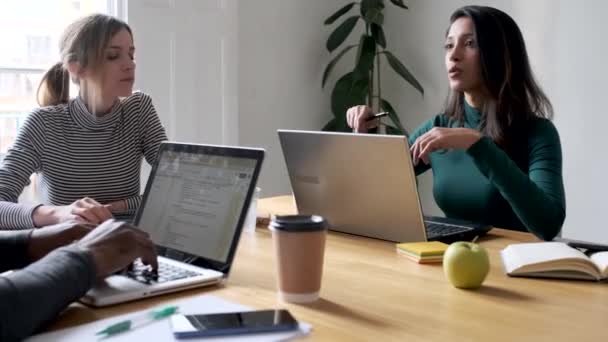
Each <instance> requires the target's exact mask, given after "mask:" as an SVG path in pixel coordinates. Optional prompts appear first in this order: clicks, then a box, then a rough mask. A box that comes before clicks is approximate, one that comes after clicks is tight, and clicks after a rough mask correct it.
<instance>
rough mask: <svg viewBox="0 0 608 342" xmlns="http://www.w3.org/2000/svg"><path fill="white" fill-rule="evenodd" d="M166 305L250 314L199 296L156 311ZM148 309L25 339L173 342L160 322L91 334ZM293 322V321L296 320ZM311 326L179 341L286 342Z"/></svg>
mask: <svg viewBox="0 0 608 342" xmlns="http://www.w3.org/2000/svg"><path fill="white" fill-rule="evenodd" d="M167 305H178V306H179V312H180V313H183V314H206V313H220V312H235V311H251V310H253V309H252V308H250V307H247V306H243V305H240V304H235V303H232V302H229V301H226V300H223V299H221V298H218V297H215V296H209V295H202V296H197V297H192V298H189V299H185V300H181V301H177V302H172V303H164V304H163V305H161V306H159V307H164V306H167ZM153 309H155V308H150V309H147V310H143V311H140V312H133V313H130V314H126V315H121V316H116V317H112V318H107V319H104V320H100V321H95V322H92V323H87V324H83V325H79V326H76V327H72V328H67V329H63V330H57V331H53V332H49V333H44V334H40V335H35V336H32V337H30V338H29V339H27V340H26V341H28V342H39V341H62V342H72V341H73V342H81V341H97V340H104V341H108V342H121V341H176V339H175V338H174V337H173V333H172V332H171V327H170V326H169V320H168V319H164V320H160V321H158V322H154V323H152V324H149V325H147V326H143V327H141V328H139V329H134V330H131V331H127V332H125V333H122V334H118V335H114V336H111V337H108V338H105V339H101V338H98V337H97V336H95V334H96V333H97V332H98V331H100V330H103V329H104V328H106V327H107V326H109V325H111V324H114V323H117V322H120V321H123V320H126V319H130V318H132V317H136V316H141V315H142V314H143V313H145V312H148V311H150V310H153ZM296 319H297V317H296ZM311 328H312V327H311V326H310V325H309V324H306V323H303V322H300V329H299V330H298V331H295V332H294V331H291V332H280V333H265V334H255V335H238V336H225V337H213V338H194V339H188V340H180V341H205V342H211V341H218V342H229V341H245V342H247V341H250V342H254V341H255V342H258V341H287V340H290V339H294V338H298V337H300V336H304V335H307V334H308V333H310V330H311Z"/></svg>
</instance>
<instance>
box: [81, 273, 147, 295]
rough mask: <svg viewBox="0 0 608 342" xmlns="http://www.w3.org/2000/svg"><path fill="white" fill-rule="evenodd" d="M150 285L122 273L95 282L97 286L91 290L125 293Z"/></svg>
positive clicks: (90, 292)
mask: <svg viewBox="0 0 608 342" xmlns="http://www.w3.org/2000/svg"><path fill="white" fill-rule="evenodd" d="M149 286H150V285H146V284H142V283H140V282H138V281H136V280H133V279H131V278H127V277H125V276H122V275H113V276H109V277H107V278H106V279H104V280H103V281H102V282H99V283H97V284H95V287H94V288H93V289H91V290H90V291H89V293H88V294H89V295H90V294H92V293H95V292H97V293H108V294H110V293H118V292H120V293H124V292H130V291H135V290H139V289H143V288H147V287H149Z"/></svg>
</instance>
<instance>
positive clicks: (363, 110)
mask: <svg viewBox="0 0 608 342" xmlns="http://www.w3.org/2000/svg"><path fill="white" fill-rule="evenodd" d="M372 115H373V110H372V109H371V108H370V107H368V106H354V107H350V108H349V109H348V110H347V111H346V123H347V124H348V126H349V127H351V128H352V129H353V132H357V133H367V132H368V131H369V130H370V129H372V128H376V127H378V124H379V123H380V120H378V119H374V120H370V118H371V117H372Z"/></svg>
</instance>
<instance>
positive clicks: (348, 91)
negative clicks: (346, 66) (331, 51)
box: [331, 72, 369, 122]
mask: <svg viewBox="0 0 608 342" xmlns="http://www.w3.org/2000/svg"><path fill="white" fill-rule="evenodd" d="M368 89H369V80H368V78H367V77H359V76H358V75H357V73H356V72H349V73H347V74H345V75H344V76H342V77H341V78H340V79H339V80H338V81H337V82H336V85H335V86H334V89H333V91H332V93H331V111H332V112H333V113H334V116H335V117H336V119H338V121H344V122H346V110H347V109H348V108H350V107H352V106H356V105H360V104H362V103H365V99H366V96H367V91H368Z"/></svg>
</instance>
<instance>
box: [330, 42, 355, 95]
mask: <svg viewBox="0 0 608 342" xmlns="http://www.w3.org/2000/svg"><path fill="white" fill-rule="evenodd" d="M355 46H357V45H349V46H347V47H345V48H344V49H343V50H342V51H340V53H339V54H337V55H336V57H334V58H333V59H332V60H331V61H330V62H329V63H328V64H327V66H326V67H325V71H324V72H323V81H322V83H321V87H325V82H327V78H329V74H330V73H331V71H332V70H333V69H334V67H335V66H336V63H338V61H339V60H340V58H342V56H344V54H346V53H347V52H348V51H350V49H352V48H354V47H355Z"/></svg>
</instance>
